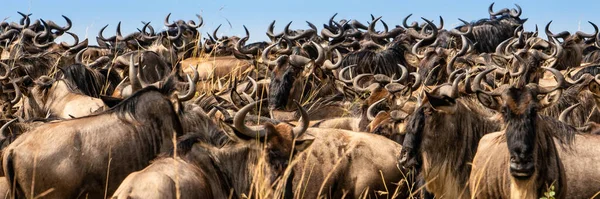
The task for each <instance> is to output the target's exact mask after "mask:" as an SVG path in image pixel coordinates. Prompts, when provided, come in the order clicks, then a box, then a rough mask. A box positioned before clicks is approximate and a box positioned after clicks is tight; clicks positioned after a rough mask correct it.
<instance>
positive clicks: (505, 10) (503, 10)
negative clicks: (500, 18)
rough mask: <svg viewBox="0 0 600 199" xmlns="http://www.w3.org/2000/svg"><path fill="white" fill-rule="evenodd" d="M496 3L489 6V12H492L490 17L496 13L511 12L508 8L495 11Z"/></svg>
mask: <svg viewBox="0 0 600 199" xmlns="http://www.w3.org/2000/svg"><path fill="white" fill-rule="evenodd" d="M494 4H495V2H494V3H492V4H490V7H488V12H489V13H490V17H494V16H496V15H502V14H504V13H507V12H509V10H508V9H507V8H504V9H501V10H499V11H498V12H494Z"/></svg>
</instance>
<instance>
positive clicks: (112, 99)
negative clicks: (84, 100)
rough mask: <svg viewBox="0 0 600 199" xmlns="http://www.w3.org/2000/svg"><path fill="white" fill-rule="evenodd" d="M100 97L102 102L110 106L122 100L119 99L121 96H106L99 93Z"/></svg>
mask: <svg viewBox="0 0 600 199" xmlns="http://www.w3.org/2000/svg"><path fill="white" fill-rule="evenodd" d="M100 99H101V100H102V102H104V104H106V106H108V107H110V108H112V107H114V106H116V105H117V104H119V103H121V101H123V99H121V98H116V97H111V96H106V95H100Z"/></svg>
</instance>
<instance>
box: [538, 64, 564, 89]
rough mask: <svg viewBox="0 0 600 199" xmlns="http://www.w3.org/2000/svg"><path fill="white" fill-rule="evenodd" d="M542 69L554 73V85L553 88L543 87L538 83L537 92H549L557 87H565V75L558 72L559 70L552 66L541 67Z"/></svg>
mask: <svg viewBox="0 0 600 199" xmlns="http://www.w3.org/2000/svg"><path fill="white" fill-rule="evenodd" d="M542 69H544V70H547V71H549V72H551V73H552V74H553V75H554V78H555V79H556V86H555V87H553V88H543V87H540V86H539V85H536V86H537V88H538V94H546V93H550V92H552V91H555V90H557V89H562V88H564V87H565V85H566V83H565V77H564V76H563V74H562V73H560V71H558V70H556V69H554V68H548V67H542Z"/></svg>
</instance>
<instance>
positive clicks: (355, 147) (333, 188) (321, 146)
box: [293, 128, 406, 198]
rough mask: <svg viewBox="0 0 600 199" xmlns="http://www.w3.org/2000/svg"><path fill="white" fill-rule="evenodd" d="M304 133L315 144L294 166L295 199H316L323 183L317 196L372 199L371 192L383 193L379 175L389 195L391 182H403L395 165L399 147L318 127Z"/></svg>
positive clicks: (374, 137) (376, 138)
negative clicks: (378, 191) (312, 139)
mask: <svg viewBox="0 0 600 199" xmlns="http://www.w3.org/2000/svg"><path fill="white" fill-rule="evenodd" d="M306 134H307V135H310V136H313V137H315V141H314V143H313V144H312V146H311V148H309V149H307V150H306V151H305V152H304V153H303V154H301V156H299V161H298V163H297V164H296V165H295V166H294V174H295V175H294V181H293V186H294V189H293V190H294V194H295V197H299V198H317V196H319V191H320V188H321V185H322V184H323V183H324V185H323V186H324V187H323V190H322V191H321V192H320V194H321V195H320V196H328V197H331V198H340V197H341V196H342V195H343V194H344V193H347V195H345V196H346V198H361V196H364V195H368V196H370V197H375V193H374V191H376V190H385V187H384V184H383V181H382V177H381V174H380V173H379V172H382V174H383V178H384V179H385V186H387V188H388V190H389V192H388V193H389V194H391V193H393V192H394V191H393V190H396V185H394V184H393V183H397V182H399V181H400V180H401V179H402V173H401V172H402V171H401V170H399V169H398V167H397V162H396V160H397V159H398V158H399V155H400V150H401V148H402V147H401V146H400V145H399V144H397V143H395V142H393V141H391V140H388V139H387V138H384V137H382V136H379V135H373V134H369V133H358V132H351V131H344V130H334V129H329V130H325V129H320V128H309V129H308V131H307V132H306ZM401 186H404V184H402V185H401ZM367 188H368V190H367ZM405 188H406V187H400V188H399V189H400V191H399V193H400V194H401V195H400V196H399V197H400V198H402V197H405V196H403V195H402V194H405V193H406V190H405ZM365 191H367V192H366V193H364V192H365ZM377 197H384V196H377ZM390 197H391V196H390Z"/></svg>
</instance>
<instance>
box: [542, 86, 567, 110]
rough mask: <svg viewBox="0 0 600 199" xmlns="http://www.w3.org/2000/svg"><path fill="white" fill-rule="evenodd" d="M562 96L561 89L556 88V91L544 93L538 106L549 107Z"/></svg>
mask: <svg viewBox="0 0 600 199" xmlns="http://www.w3.org/2000/svg"><path fill="white" fill-rule="evenodd" d="M561 96H562V89H558V90H556V91H553V92H551V93H548V94H546V95H545V96H544V97H543V98H542V99H541V100H540V101H539V104H540V108H541V109H543V108H546V107H549V106H551V105H553V104H555V103H556V102H558V100H560V97H561Z"/></svg>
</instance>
